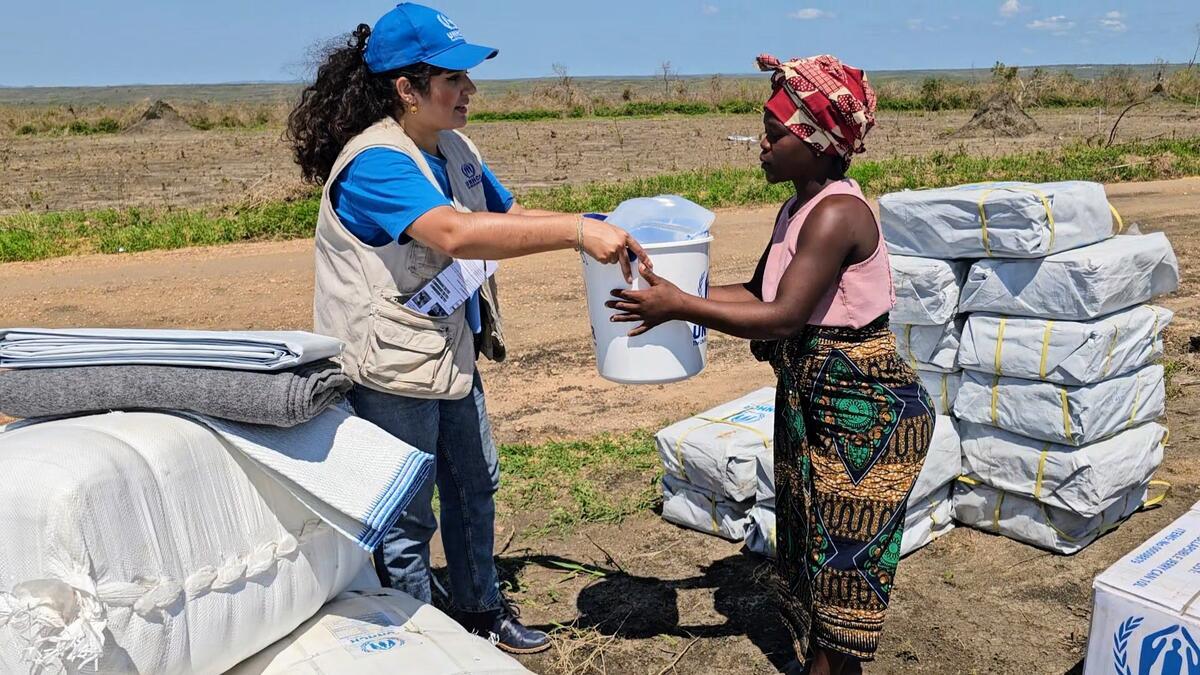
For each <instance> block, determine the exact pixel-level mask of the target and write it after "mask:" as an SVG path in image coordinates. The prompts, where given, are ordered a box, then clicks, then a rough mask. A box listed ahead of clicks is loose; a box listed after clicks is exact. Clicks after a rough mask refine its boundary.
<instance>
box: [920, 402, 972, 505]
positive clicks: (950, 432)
mask: <svg viewBox="0 0 1200 675" xmlns="http://www.w3.org/2000/svg"><path fill="white" fill-rule="evenodd" d="M961 472H962V440H961V438H960V436H959V428H958V421H957V420H955V419H954V418H953V417H950V416H948V415H938V416H937V418H936V419H934V424H933V438H932V439H931V440H930V441H929V452H928V454H926V455H925V463H924V464H922V465H921V472H920V473H918V474H917V480H916V481H915V482H914V483H913V487H912V491H911V492H910V493H909V499H908V505H909V508H910V509H911V508H918V507H920V505H921V502H924V501H925V500H926V499H927V498H928V497H929V496H930V495H933V494H935V493H937V492H939V491H941V490H942V488H944V487H945V486H946V484H947V483H949V482H950V481H952V480H954V479H955V478H958V475H959V474H960V473H961Z"/></svg>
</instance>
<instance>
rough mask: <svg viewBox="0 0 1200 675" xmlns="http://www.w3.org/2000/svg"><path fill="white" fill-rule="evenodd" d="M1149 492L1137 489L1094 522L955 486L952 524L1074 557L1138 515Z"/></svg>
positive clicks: (1028, 502) (1142, 487)
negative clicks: (1136, 513) (1102, 536)
mask: <svg viewBox="0 0 1200 675" xmlns="http://www.w3.org/2000/svg"><path fill="white" fill-rule="evenodd" d="M1148 496H1149V486H1148V485H1139V486H1137V487H1135V488H1133V489H1132V490H1129V491H1127V492H1126V493H1125V494H1123V495H1121V499H1119V500H1117V501H1116V502H1115V503H1114V504H1112V505H1111V506H1109V507H1108V508H1107V509H1105V510H1104V512H1103V513H1102V514H1100V515H1097V516H1091V517H1089V518H1085V517H1082V516H1077V515H1075V514H1073V513H1070V512H1069V511H1063V510H1061V509H1056V508H1054V507H1052V506H1046V505H1045V504H1039V503H1037V502H1035V501H1033V500H1032V499H1027V498H1025V497H1021V496H1019V495H1010V494H1007V493H1004V492H1000V491H999V490H996V489H995V488H992V487H988V486H987V485H984V484H982V483H980V484H978V485H967V484H966V483H962V482H959V483H958V484H957V485H955V486H954V519H955V520H957V521H958V522H960V523H962V524H964V525H969V526H971V527H974V528H977V529H980V530H984V531H987V532H994V533H996V534H1000V535H1003V536H1005V537H1008V538H1010V539H1015V540H1017V541H1020V542H1024V543H1026V544H1031V545H1033V546H1037V547H1038V548H1044V549H1047V550H1050V551H1055V552H1057V553H1065V554H1068V555H1070V554H1072V553H1076V552H1078V551H1080V550H1082V549H1083V548H1085V547H1086V546H1087V545H1088V544H1091V543H1092V542H1093V541H1095V540H1096V538H1097V537H1099V536H1100V535H1102V534H1104V533H1106V532H1108V531H1110V530H1112V529H1114V528H1115V527H1116V526H1117V525H1119V524H1120V523H1121V522H1122V521H1123V520H1125V519H1126V518H1128V517H1129V516H1131V515H1133V514H1134V513H1135V512H1137V511H1138V509H1141V508H1142V506H1143V504H1144V502H1145V500H1146V499H1147V497H1148Z"/></svg>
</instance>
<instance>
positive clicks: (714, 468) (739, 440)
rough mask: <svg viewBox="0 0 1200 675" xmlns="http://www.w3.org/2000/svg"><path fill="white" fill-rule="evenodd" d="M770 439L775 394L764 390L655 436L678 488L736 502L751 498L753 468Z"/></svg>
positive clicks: (754, 482) (682, 422) (769, 446)
mask: <svg viewBox="0 0 1200 675" xmlns="http://www.w3.org/2000/svg"><path fill="white" fill-rule="evenodd" d="M774 437H775V389H774V388H773V387H764V388H763V389H759V390H757V391H753V392H750V393H749V394H746V395H745V396H743V397H741V398H739V399H736V400H734V401H730V402H729V403H725V404H722V405H719V406H717V407H715V408H713V409H712V410H707V411H705V412H702V413H700V414H699V415H696V416H695V417H689V418H688V419H686V420H683V421H681V422H676V423H675V424H672V425H671V426H669V427H667V428H665V429H663V430H662V431H659V432H658V433H657V434H655V435H654V440H655V444H656V445H657V446H658V454H659V456H660V457H662V462H663V467H664V468H665V469H666V472H667V474H669V475H670V476H672V477H674V478H676V479H677V482H684V483H690V484H692V485H694V486H696V487H698V488H700V489H702V490H706V491H708V492H712V493H713V494H717V495H722V496H725V497H728V498H729V499H731V500H733V501H736V502H740V501H745V500H747V499H752V498H753V497H754V491H755V488H756V487H757V480H756V479H755V469H756V462H757V459H758V457H759V456H760V455H763V454H769V453H770V452H771V449H772V442H771V441H772V439H773V438H774Z"/></svg>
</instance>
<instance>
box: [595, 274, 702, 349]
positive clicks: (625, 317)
mask: <svg viewBox="0 0 1200 675" xmlns="http://www.w3.org/2000/svg"><path fill="white" fill-rule="evenodd" d="M641 272H642V278H644V279H645V280H646V282H647V283H649V284H650V288H647V289H646V290H644V291H631V290H628V289H624V288H614V289H613V292H612V294H613V297H614V298H617V299H616V300H609V301H608V302H606V303H604V306H605V307H608V308H609V309H615V310H617V311H619V312H621V313H620V314H614V315H613V316H612V318H611V319H610V321H641V322H642V325H640V326H638V327H637V328H634V329H633V330H631V331H629V336H630V337H634V336H637V335H641V334H642V333H645V332H646V331H648V330H650V329H651V328H654V327H655V326H657V325H659V324H662V323H666V322H667V321H671V320H673V319H675V318H677V314H678V312H679V311H680V310H681V309H682V306H683V301H684V300H685V299H686V297H687V294H686V293H684V292H683V291H681V290H679V287H678V286H676V285H675V284H673V283H671V282H669V281H667V280H666V279H663V278H662V277H660V276H658V275H657V274H655V273H654V272H653V270H649V269H646V268H644V267H643V268H642V270H641Z"/></svg>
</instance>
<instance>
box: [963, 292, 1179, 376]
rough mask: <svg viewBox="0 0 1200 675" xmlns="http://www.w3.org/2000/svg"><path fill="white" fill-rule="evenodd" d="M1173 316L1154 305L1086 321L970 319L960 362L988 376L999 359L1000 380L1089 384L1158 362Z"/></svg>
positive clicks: (982, 316) (987, 316)
mask: <svg viewBox="0 0 1200 675" xmlns="http://www.w3.org/2000/svg"><path fill="white" fill-rule="evenodd" d="M1174 316H1175V314H1174V313H1173V312H1172V311H1171V310H1169V309H1164V308H1162V307H1155V306H1154V305H1139V306H1137V307H1132V308H1130V309H1127V310H1123V311H1121V312H1117V313H1116V314H1109V315H1108V316H1104V317H1101V318H1099V319H1091V320H1090V321H1054V320H1051V319H1031V318H1021V317H1002V316H998V315H995V314H972V315H971V316H970V317H969V318H968V319H967V325H966V328H965V329H964V330H963V335H962V341H961V343H960V345H959V349H958V363H959V365H960V366H962V367H963V368H966V369H968V370H976V371H982V372H986V373H989V374H992V373H994V372H995V371H996V364H997V360H999V366H1000V374H1002V375H1008V376H1011V377H1022V378H1026V379H1030V380H1045V381H1047V382H1057V383H1059V384H1070V385H1081V384H1091V383H1094V382H1099V381H1101V380H1104V379H1107V378H1110V377H1113V376H1116V375H1121V374H1123V373H1127V372H1130V371H1132V370H1136V369H1138V368H1141V367H1142V366H1145V365H1147V364H1149V363H1152V362H1154V361H1156V360H1158V358H1159V357H1160V356H1162V353H1163V341H1162V332H1163V329H1164V328H1166V327H1167V325H1168V324H1170V323H1171V319H1172V318H1174ZM1001 335H1003V339H1001Z"/></svg>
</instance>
